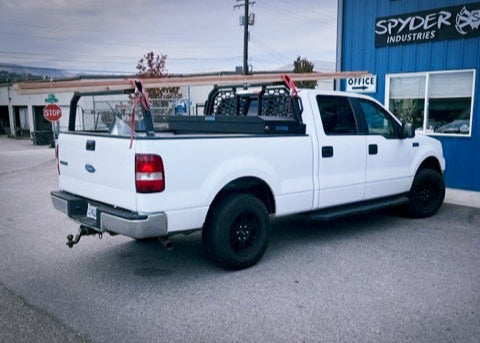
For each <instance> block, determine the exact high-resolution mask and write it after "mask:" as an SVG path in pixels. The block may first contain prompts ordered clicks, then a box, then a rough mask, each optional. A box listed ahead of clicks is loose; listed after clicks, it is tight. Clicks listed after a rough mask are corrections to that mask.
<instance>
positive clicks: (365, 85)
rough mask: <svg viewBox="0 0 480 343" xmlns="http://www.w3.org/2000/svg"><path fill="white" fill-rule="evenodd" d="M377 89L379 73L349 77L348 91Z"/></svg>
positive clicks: (368, 91) (360, 91)
mask: <svg viewBox="0 0 480 343" xmlns="http://www.w3.org/2000/svg"><path fill="white" fill-rule="evenodd" d="M376 91H377V75H367V76H362V77H349V78H348V79H347V92H355V93H375V92H376Z"/></svg>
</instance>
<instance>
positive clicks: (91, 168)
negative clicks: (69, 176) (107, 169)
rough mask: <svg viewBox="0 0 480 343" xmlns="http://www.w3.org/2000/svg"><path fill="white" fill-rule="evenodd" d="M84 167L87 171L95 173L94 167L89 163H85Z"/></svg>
mask: <svg viewBox="0 0 480 343" xmlns="http://www.w3.org/2000/svg"><path fill="white" fill-rule="evenodd" d="M85 169H86V170H87V171H88V172H89V173H95V167H94V166H92V165H91V164H89V163H87V164H86V165H85Z"/></svg>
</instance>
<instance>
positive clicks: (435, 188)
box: [408, 169, 445, 218]
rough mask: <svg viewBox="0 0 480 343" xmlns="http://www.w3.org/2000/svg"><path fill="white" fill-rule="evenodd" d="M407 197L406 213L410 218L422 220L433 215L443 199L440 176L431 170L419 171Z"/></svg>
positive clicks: (441, 178)
mask: <svg viewBox="0 0 480 343" xmlns="http://www.w3.org/2000/svg"><path fill="white" fill-rule="evenodd" d="M408 197H409V200H410V201H409V203H408V212H409V214H410V215H411V216H412V217H415V218H424V217H429V216H431V215H433V214H435V213H436V212H437V211H438V209H439V208H440V206H441V205H442V203H443V199H444V198H445V183H444V181H443V177H442V175H441V174H440V173H438V172H436V171H435V170H433V169H421V170H419V171H418V173H417V175H415V179H414V180H413V185H412V188H411V189H410V193H409V196H408Z"/></svg>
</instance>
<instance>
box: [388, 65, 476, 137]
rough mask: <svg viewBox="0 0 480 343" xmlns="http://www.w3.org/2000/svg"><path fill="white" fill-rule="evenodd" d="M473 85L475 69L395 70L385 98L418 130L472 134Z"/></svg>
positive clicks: (391, 106) (392, 107) (393, 109)
mask: <svg viewBox="0 0 480 343" xmlns="http://www.w3.org/2000/svg"><path fill="white" fill-rule="evenodd" d="M474 88H475V70H453V71H440V72H438V71H435V72H425V73H411V74H392V75H387V76H386V89H385V99H386V105H387V107H388V108H389V109H390V111H391V112H392V113H394V114H395V115H396V116H397V117H398V118H399V119H401V120H402V121H404V122H408V123H412V124H413V126H414V128H415V130H416V131H417V132H418V131H420V132H424V133H426V134H431V135H460V136H471V128H472V113H473V95H474Z"/></svg>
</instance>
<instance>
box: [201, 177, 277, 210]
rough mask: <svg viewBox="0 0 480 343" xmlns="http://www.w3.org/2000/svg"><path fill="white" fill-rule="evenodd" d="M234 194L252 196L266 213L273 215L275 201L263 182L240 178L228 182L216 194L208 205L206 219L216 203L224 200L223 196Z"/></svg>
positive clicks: (253, 178) (255, 179)
mask: <svg viewBox="0 0 480 343" xmlns="http://www.w3.org/2000/svg"><path fill="white" fill-rule="evenodd" d="M236 192H242V193H250V194H253V195H254V196H256V197H257V198H258V199H260V201H262V202H263V203H264V204H265V207H266V208H267V211H268V213H270V214H273V213H275V199H274V197H273V192H272V190H271V189H270V187H269V186H268V185H267V184H266V183H265V181H263V180H261V179H259V178H256V177H242V178H239V179H236V180H233V181H231V182H229V183H228V184H227V185H226V186H225V187H223V188H222V189H221V190H220V192H218V194H217V195H216V196H215V198H214V199H213V202H212V204H211V205H210V208H209V210H208V214H207V218H208V216H209V214H210V211H211V210H212V209H213V208H214V207H215V205H216V204H217V203H218V202H220V201H221V200H222V199H223V198H225V196H227V195H229V194H232V193H236Z"/></svg>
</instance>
